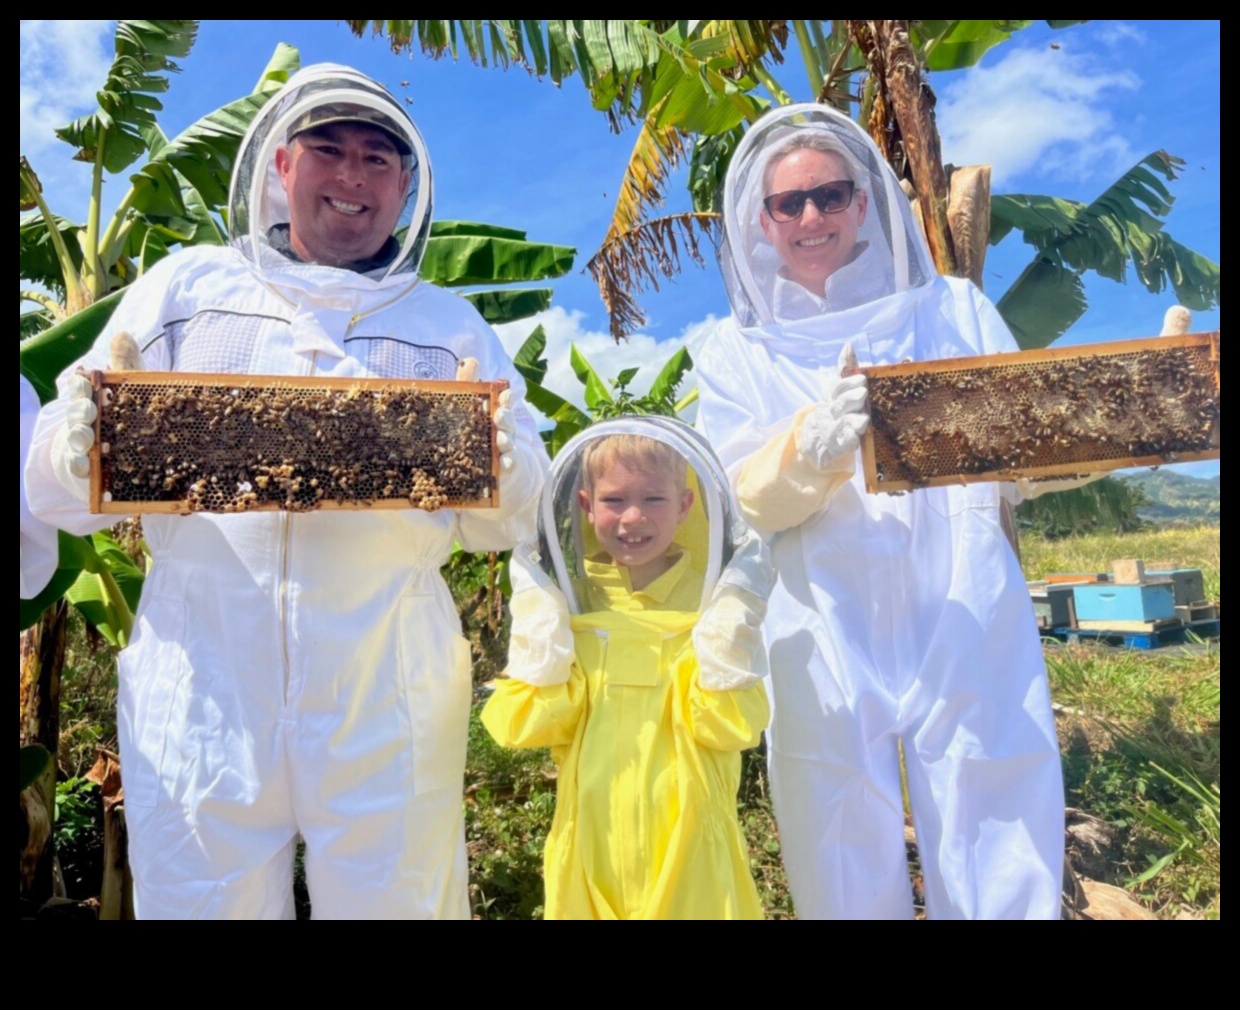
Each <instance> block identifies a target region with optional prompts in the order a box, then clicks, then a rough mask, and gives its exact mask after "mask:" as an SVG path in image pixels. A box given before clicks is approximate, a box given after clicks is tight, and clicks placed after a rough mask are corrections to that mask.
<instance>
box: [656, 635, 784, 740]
mask: <svg viewBox="0 0 1240 1010" xmlns="http://www.w3.org/2000/svg"><path fill="white" fill-rule="evenodd" d="M676 690H677V691H679V692H680V696H681V697H680V710H681V712H683V713H684V719H685V721H686V722H687V723H688V725H689V732H690V733H691V734H692V735H693V739H694V740H695V741H696V742H697V743H698V744H699V745H701V746H702V747H710V748H711V749H712V750H722V751H738V750H748V749H749V748H750V747H757V746H758V742H759V740H761V738H762V731H763V730H764V729H766V727H767V724H768V723H769V722H770V721H771V707H770V704H769V703H768V702H767V700H766V684H765V682H764V681H761V680H760V681H758V682H757V683H756V684H751V685H750V686H749V687H740V688H736V689H734V690H731V691H710V690H707V689H706V688H704V687H702V685H701V684H700V683H699V682H698V665H697V659H696V658H695V657H694V655H693V650H692V649H690V650H687V651H686V652H685V653H684V654H683V655H682V656H681V657H680V659H679V660H677V668H676Z"/></svg>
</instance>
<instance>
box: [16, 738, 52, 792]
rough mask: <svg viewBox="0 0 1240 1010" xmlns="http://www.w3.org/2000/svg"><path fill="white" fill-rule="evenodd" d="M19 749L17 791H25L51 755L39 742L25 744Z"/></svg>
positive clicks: (47, 763)
mask: <svg viewBox="0 0 1240 1010" xmlns="http://www.w3.org/2000/svg"><path fill="white" fill-rule="evenodd" d="M19 750H20V755H19V756H20V768H19V771H20V774H19V775H18V780H17V781H18V786H17V791H18V792H25V791H26V790H27V789H28V788H30V786H32V785H33V784H34V783H35V782H36V781H37V780H38V778H39V776H40V775H42V774H43V773H44V772H45V771H47V766H48V765H49V764H50V763H51V761H52V755H51V754H50V753H48V750H47V748H46V747H44V746H43V745H42V744H41V743H32V744H27V745H26V746H25V747H21V748H19Z"/></svg>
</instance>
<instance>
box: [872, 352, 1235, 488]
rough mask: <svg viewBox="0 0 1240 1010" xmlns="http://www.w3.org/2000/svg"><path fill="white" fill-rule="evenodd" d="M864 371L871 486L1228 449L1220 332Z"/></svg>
mask: <svg viewBox="0 0 1240 1010" xmlns="http://www.w3.org/2000/svg"><path fill="white" fill-rule="evenodd" d="M1169 356H1170V357H1169ZM859 371H861V372H864V373H865V374H866V376H867V377H868V380H869V382H868V386H869V391H870V419H871V423H870V426H869V428H868V429H867V430H866V433H865V435H864V436H863V438H862V445H861V451H862V461H863V465H864V472H865V486H866V490H867V491H869V492H870V493H877V492H885V493H890V492H896V493H899V492H904V491H910V490H914V489H915V488H919V487H936V486H945V485H951V484H970V483H978V482H983V481H994V480H1013V479H1015V478H1017V477H1029V478H1034V479H1037V478H1051V477H1057V476H1064V475H1072V474H1085V473H1099V472H1105V471H1110V470H1118V469H1122V468H1126V467H1142V466H1158V465H1160V464H1163V463H1172V462H1189V461H1193V460H1204V459H1218V458H1219V453H1220V447H1221V446H1220V425H1221V420H1222V409H1221V374H1222V373H1221V361H1220V351H1219V331H1214V332H1210V333H1191V334H1185V335H1182V336H1171V337H1149V338H1143V339H1138V340H1125V341H1117V342H1114V343H1107V344H1091V345H1083V346H1076V347H1063V348H1050V349H1044V350H1038V351H1018V352H1012V353H1005V354H988V355H979V356H975V357H962V358H943V359H939V360H935V361H920V362H909V363H903V364H898V365H875V366H870V367H866V368H861V369H859ZM1211 387H1212V391H1211ZM1169 414H1170V415H1174V416H1172V417H1168V415H1169ZM1177 418H1178V419H1179V420H1180V421H1181V422H1182V423H1181V427H1180V429H1179V431H1178V434H1173V432H1174V431H1175V429H1174V428H1173V427H1172V426H1173V425H1174V423H1175V422H1176V419H1177ZM983 426H985V427H984V428H983ZM1186 433H1187V434H1186ZM1175 445H1179V446H1180V448H1171V447H1172V446H1175ZM1185 446H1187V447H1185Z"/></svg>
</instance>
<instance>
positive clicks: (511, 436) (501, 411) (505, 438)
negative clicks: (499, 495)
mask: <svg viewBox="0 0 1240 1010" xmlns="http://www.w3.org/2000/svg"><path fill="white" fill-rule="evenodd" d="M511 403H512V390H511V389H505V390H504V391H503V392H502V393H500V394H499V400H498V404H499V406H498V407H497V408H496V411H495V416H494V421H495V445H496V448H498V449H499V474H500V480H501V481H502V480H503V479H504V478H505V477H506V476H509V475H513V476H515V473H516V471H517V468H518V467H517V453H516V448H517V417H516V415H515V414H514V413H513V412H512V407H511V406H510V404H511Z"/></svg>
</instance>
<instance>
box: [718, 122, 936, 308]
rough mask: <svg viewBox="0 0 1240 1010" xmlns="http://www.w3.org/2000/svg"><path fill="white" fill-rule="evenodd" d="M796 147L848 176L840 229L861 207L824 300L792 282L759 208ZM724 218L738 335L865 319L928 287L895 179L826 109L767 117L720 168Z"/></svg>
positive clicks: (865, 142) (927, 268) (723, 261)
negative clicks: (849, 247) (831, 161)
mask: <svg viewBox="0 0 1240 1010" xmlns="http://www.w3.org/2000/svg"><path fill="white" fill-rule="evenodd" d="M802 148H810V149H811V150H818V151H822V152H824V153H828V154H834V155H836V156H837V160H836V162H835V164H836V165H839V166H841V167H840V169H839V170H840V171H842V172H844V173H845V174H846V175H847V176H850V177H851V181H852V182H853V184H854V192H853V197H852V204H851V205H850V207H849V208H848V209H847V210H844V211H841V212H840V215H841V220H842V219H843V218H842V215H845V214H852V213H854V212H855V211H856V210H857V209H858V208H863V213H862V215H861V216H862V220H861V222H860V224H859V226H857V229H856V241H855V246H854V249H853V251H852V253H851V258H850V259H848V261H847V262H845V263H844V264H843V265H841V266H840V267H838V268H837V269H836V270H835V271H834V272H833V273H832V274H831V275H830V276H829V277H828V278H827V282H826V290H825V295H818V294H816V293H813V292H811V291H809V290H808V289H807V288H806V287H803V286H802V285H801V284H798V283H797V282H796V281H794V280H792V279H791V276H790V273H789V270H788V267H787V266H786V265H785V264H784V262H783V260H782V259H781V255H780V253H779V252H778V251H777V249H776V246H775V244H774V243H773V242H772V240H771V239H770V238H768V236H767V234H766V232H765V231H764V229H763V215H764V213H766V212H765V211H764V209H763V199H764V198H765V197H768V196H770V195H771V194H770V193H768V192H766V189H767V187H768V186H770V185H772V174H773V172H774V171H775V170H776V168H777V166H778V164H779V163H780V162H781V161H782V160H783V159H784V158H786V157H788V156H789V155H790V154H792V153H793V152H794V151H796V150H798V149H802ZM723 216H724V237H723V243H722V246H721V248H720V266H721V268H722V271H723V277H724V283H725V284H726V285H727V289H728V297H729V298H730V299H731V302H732V311H733V314H734V316H735V318H736V321H737V322H738V324H739V325H740V326H741V327H743V328H772V327H775V328H778V327H785V326H788V325H789V324H793V325H795V324H798V323H804V322H805V321H807V320H810V319H813V318H815V317H821V316H827V315H833V314H835V315H849V316H852V317H854V318H855V317H856V316H858V315H860V316H861V317H862V318H863V319H864V318H865V317H867V316H872V315H873V314H874V313H875V312H876V311H878V312H884V311H890V310H892V309H895V306H893V305H891V304H888V303H890V302H891V301H892V300H893V299H894V300H896V301H899V300H902V299H903V298H905V297H907V293H909V292H916V291H917V290H918V289H921V288H924V287H925V286H927V285H929V284H930V283H931V282H932V281H933V280H934V278H935V270H934V266H933V261H932V260H931V258H930V252H929V250H928V249H927V247H926V244H925V240H924V238H923V237H922V234H921V231H920V229H919V228H918V226H917V224H916V221H915V220H914V218H913V214H912V208H911V206H910V204H909V201H908V199H907V198H906V197H905V195H904V192H903V191H902V190H901V188H900V184H899V181H898V180H897V179H896V176H895V173H894V172H893V171H892V170H891V168H890V166H889V165H888V164H887V163H886V161H884V160H883V158H882V156H881V154H880V153H879V151H878V148H877V147H876V146H875V145H874V143H873V141H871V140H870V138H869V137H868V136H866V134H865V132H864V131H863V130H862V129H861V128H860V127H859V126H858V125H857V124H856V123H854V122H853V121H852V120H850V119H848V118H847V117H846V116H844V115H842V114H841V113H838V112H836V111H834V110H833V109H831V108H829V107H827V106H824V105H812V104H805V105H790V106H785V107H783V108H779V109H774V110H772V111H771V112H769V113H767V114H766V115H765V116H763V117H762V119H761V120H759V121H758V122H757V123H756V124H755V125H754V126H752V127H751V128H750V129H749V131H748V132H747V133H746V134H745V136H744V139H742V141H741V143H740V145H739V146H738V147H737V150H736V153H735V155H733V157H732V162H731V164H730V165H729V167H728V172H727V177H726V180H725V183H724V206H723ZM834 217H835V215H834V214H825V215H823V218H822V219H823V220H824V221H827V222H829V221H830V219H832V218H834ZM771 223H772V222H770V221H769V220H768V226H769V225H770V224H771ZM776 227H779V226H776ZM785 227H787V226H785ZM793 227H794V228H795V222H794V224H793ZM846 255H847V253H846ZM858 309H863V311H862V312H860V313H858V312H856V311H854V310H858ZM797 328H803V327H797Z"/></svg>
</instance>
